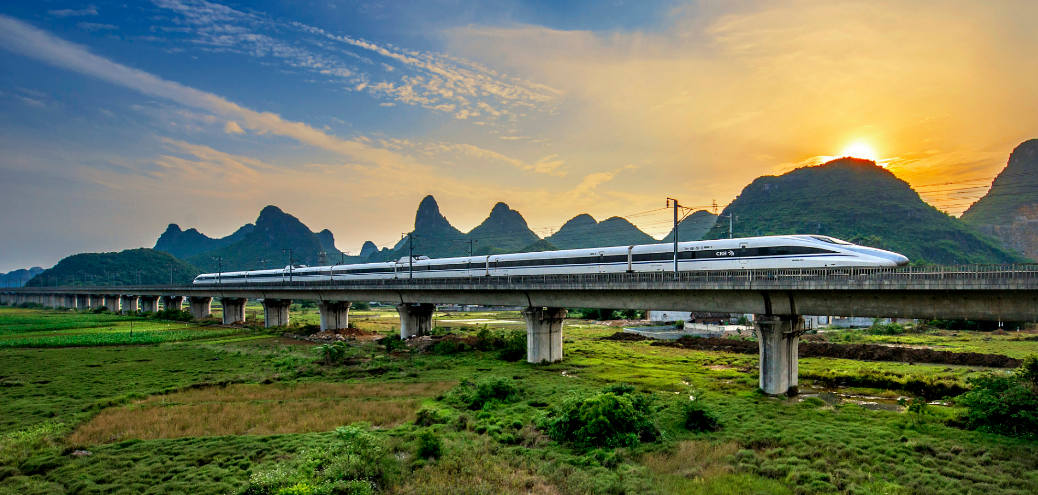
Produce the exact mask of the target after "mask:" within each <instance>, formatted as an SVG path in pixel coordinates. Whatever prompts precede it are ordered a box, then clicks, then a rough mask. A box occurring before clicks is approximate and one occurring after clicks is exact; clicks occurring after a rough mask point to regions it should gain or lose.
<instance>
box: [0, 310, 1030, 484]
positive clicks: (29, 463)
mask: <svg viewBox="0 0 1038 495" xmlns="http://www.w3.org/2000/svg"><path fill="white" fill-rule="evenodd" d="M247 311H255V308H254V307H252V306H250V307H248V308H247ZM304 311H305V310H304V309H300V310H299V311H296V312H293V314H292V321H293V323H301V324H303V323H313V322H315V321H316V319H317V317H318V315H317V311H316V309H311V310H310V311H308V312H305V313H304ZM214 312H215V313H217V314H218V311H214ZM395 313H396V312H395V311H393V310H389V311H386V310H375V311H364V312H354V313H353V314H352V315H351V320H352V321H354V322H355V323H356V324H357V325H358V326H359V327H360V328H362V329H365V330H370V331H373V332H377V333H381V334H391V333H393V332H394V331H397V328H398V326H397V325H398V323H397V321H396V319H395ZM75 316H79V315H75ZM83 316H84V319H83V320H80V321H81V323H82V324H83V325H84V326H83V327H73V326H68V325H67V323H66V320H64V319H63V318H67V317H68V315H65V314H61V313H60V312H56V311H54V312H51V311H42V310H14V309H8V308H0V339H25V338H38V339H42V338H51V337H54V335H53V334H51V333H50V332H60V333H61V334H62V335H105V334H106V333H105V332H108V331H109V330H108V329H112V328H114V329H116V330H114V331H111V332H112V333H110V334H120V335H121V334H122V333H123V331H124V329H125V328H126V327H128V325H129V323H130V318H128V317H109V318H110V319H103V318H97V319H95V320H91V319H90V318H93V317H94V316H98V315H89V316H88V315H83ZM517 319H518V315H516V314H514V313H498V314H485V313H484V314H476V313H472V314H449V315H443V316H442V317H440V316H438V319H437V322H436V325H437V326H438V327H440V331H441V332H442V331H450V332H453V333H454V334H455V335H458V336H462V337H472V336H474V335H475V334H476V332H478V331H479V330H480V329H481V328H482V325H483V322H464V321H461V322H459V321H456V320H491V321H490V322H488V324H487V327H488V328H489V329H490V330H491V331H495V330H496V331H505V330H506V329H515V328H521V327H517V326H516V325H514V324H508V323H496V322H499V321H515V320H517ZM473 323H475V324H473ZM133 324H134V329H135V330H134V331H135V334H137V333H143V334H148V333H163V332H167V331H166V330H163V329H162V328H161V324H159V323H155V322H142V321H139V320H134V322H133ZM15 325H21V326H20V327H17V328H15V329H12V330H10V331H7V330H5V329H4V328H5V327H7V326H9V327H11V328H14V327H15ZM55 325H65V326H58V327H57V328H55ZM90 325H99V326H90ZM149 325H153V326H155V328H152V327H150V326H149ZM138 326H140V329H141V330H137V329H138ZM444 328H447V329H449V330H443V329H444ZM616 330H617V329H616V328H610V327H604V326H599V325H588V324H584V323H583V322H580V321H576V320H571V321H568V322H567V324H566V327H565V334H564V335H565V344H564V348H565V360H564V361H563V362H561V363H556V364H551V365H530V364H527V363H525V362H522V361H520V362H517V363H513V362H506V361H503V360H501V359H499V358H498V355H497V353H496V351H486V352H481V351H478V350H467V351H463V352H459V353H452V354H446V355H440V354H435V353H420V354H416V353H413V352H401V351H397V352H394V353H393V354H387V353H386V351H385V349H384V348H382V347H379V346H377V345H376V344H374V343H370V342H359V343H354V344H351V347H350V348H349V350H348V351H347V352H346V356H345V361H344V362H342V363H340V364H336V365H327V366H326V365H323V364H321V363H320V362H318V360H317V359H318V354H317V353H316V352H315V350H314V349H315V345H314V344H312V343H309V342H302V341H294V340H289V339H286V338H283V337H280V336H277V335H270V334H263V333H262V332H259V331H257V330H248V329H228V328H223V327H194V326H188V328H187V329H184V330H177V331H182V332H187V331H197V332H212V333H210V334H209V337H208V338H202V339H188V340H179V339H178V340H177V341H170V342H161V343H149V344H146V345H111V346H93V345H91V346H82V347H57V348H11V347H0V362H2V363H3V367H2V369H0V493H11V494H14V493H18V494H22V493H40V494H51V493H53V494H64V493H125V494H131V493H134V494H136V493H212V494H227V493H238V492H239V491H240V490H242V489H244V488H245V487H246V486H247V485H248V484H249V483H250V479H251V480H253V485H252V486H253V488H250V490H253V491H252V492H250V493H263V492H259V491H255V490H256V486H258V485H256V484H255V482H256V480H262V479H272V478H276V477H278V476H289V477H290V478H291V477H292V476H295V477H296V478H291V479H292V480H295V481H293V483H296V481H298V483H296V484H295V485H292V486H296V488H293V490H296V491H283V492H281V493H318V492H314V491H313V490H312V488H313V487H310V488H307V487H308V486H309V485H306V486H303V485H304V484H305V483H304V478H305V479H312V478H313V477H314V476H317V477H320V476H324V474H321V473H324V471H319V470H318V471H314V469H315V468H314V467H313V466H315V464H314V462H315V461H314V460H313V459H315V456H317V455H318V454H319V453H321V452H325V451H334V449H335V448H336V445H339V440H337V437H336V435H335V433H333V432H332V431H331V430H333V429H334V426H341V425H347V424H350V423H352V422H354V421H361V420H363V421H368V422H369V423H373V424H382V426H378V427H377V429H375V430H372V433H371V434H372V435H373V437H374V438H376V439H377V441H378V442H380V444H379V445H381V447H380V449H381V450H380V451H384V453H385V454H386V458H385V459H384V462H385V463H386V466H388V467H386V468H385V472H383V473H382V474H381V475H380V476H381V477H380V478H378V479H379V483H377V484H375V485H372V486H373V487H374V489H375V492H376V493H408V494H411V493H487V494H491V493H543V494H583V493H615V494H620V493H631V494H633V493H704V494H707V493H710V494H721V493H761V494H772V493H774V494H790V493H876V494H914V493H924V494H925V493H933V494H956V493H962V494H966V493H985V494H1024V493H1035V492H1038V444H1035V443H1034V442H1030V441H1025V440H1018V439H1013V438H1008V437H1003V436H998V435H992V434H984V433H979V432H974V431H964V430H961V429H957V428H952V427H949V426H946V425H945V420H946V419H948V418H950V417H952V416H954V415H956V414H957V413H958V411H957V409H956V408H955V407H938V406H928V407H927V408H925V409H924V411H923V412H922V413H916V412H911V413H909V412H903V411H889V410H870V409H869V408H866V407H862V406H859V405H856V404H853V403H851V402H849V401H841V400H840V399H839V395H838V394H830V395H828V396H824V397H823V396H819V398H815V397H809V398H807V399H803V400H799V399H791V400H787V399H778V398H771V397H767V396H764V395H761V394H759V393H757V392H756V385H757V370H756V365H757V358H756V356H752V355H737V354H725V353H717V352H701V351H692V350H685V349H677V348H668V347H656V346H650V345H648V344H647V343H644V342H616V341H609V340H602V339H601V338H602V337H605V336H608V335H611V334H612V333H614V332H615V331H616ZM169 331H173V330H169ZM290 331H291V330H290ZM79 332H83V333H79ZM221 332H225V333H221ZM964 333H968V332H959V334H960V336H961V335H962V334H964ZM971 337H973V336H971ZM989 337H990V336H989ZM994 337H997V339H995V338H993V339H992V340H990V341H986V340H984V338H985V337H984V336H983V335H980V336H976V338H975V339H974V338H970V339H968V340H969V341H968V342H966V343H965V344H963V345H970V346H973V345H974V343H973V342H974V341H976V342H977V345H980V344H987V345H992V346H993V347H991V348H992V349H996V348H997V347H995V345H996V344H998V343H999V341H998V339H1002V338H1003V337H1000V336H994ZM1012 337H1013V336H1005V337H1004V338H1005V339H1007V341H1006V342H1005V345H1006V347H1005V348H1006V349H1012V350H1013V352H1024V351H1026V350H1027V347H1026V346H1027V345H1031V346H1032V348H1033V347H1038V343H1035V342H1028V341H1023V343H1019V342H1017V341H1012V340H1008V339H1011V338H1012ZM185 338H187V337H185ZM902 338H905V337H902ZM912 338H913V339H922V340H923V341H925V342H928V343H929V344H926V343H924V344H921V345H930V344H934V343H936V342H942V343H943V342H945V341H941V340H938V339H939V338H943V337H940V336H934V337H933V340H926V339H927V338H929V337H928V336H926V335H922V336H912ZM949 338H951V337H949ZM956 338H958V337H956ZM971 350H972V349H971ZM992 352H995V351H992ZM1032 352H1033V351H1032ZM800 370H801V377H804V376H814V375H819V376H821V375H823V374H825V373H844V374H847V375H856V374H868V373H881V372H887V373H896V374H899V375H900V376H905V377H915V378H917V379H920V380H923V379H929V380H931V381H934V380H936V381H944V382H949V383H958V384H962V385H965V380H966V378H967V377H969V376H972V375H973V374H975V373H981V372H983V371H982V370H970V369H967V368H950V367H947V366H931V365H924V364H912V365H909V364H906V363H865V362H856V361H847V360H834V359H822V358H812V359H803V360H801V361H800ZM487 377H501V378H503V379H511V380H513V381H514V383H515V384H516V385H517V387H518V389H517V390H518V391H517V393H516V395H515V396H514V397H513V398H511V399H510V400H508V401H502V402H490V403H488V404H487V405H484V406H482V407H481V408H478V409H475V410H473V409H469V408H466V407H464V406H463V405H459V403H458V402H457V401H456V400H455V399H452V397H456V396H457V394H458V393H460V392H457V391H458V390H465V387H466V385H457V386H456V385H455V384H457V383H459V382H465V381H466V380H467V381H470V382H479V381H480V380H483V379H485V378H487ZM618 382H624V383H628V384H631V385H633V386H634V387H635V388H636V389H637V393H639V394H641V393H643V392H648V393H652V394H655V397H657V401H656V405H657V407H658V409H659V410H658V419H657V422H658V426H659V428H660V430H662V432H663V435H662V437H661V439H659V440H658V441H655V442H648V443H641V444H640V445H638V446H635V447H630V448H620V449H591V450H582V449H578V448H575V447H573V446H570V445H568V444H560V443H557V442H555V441H552V440H551V439H549V438H548V436H547V435H546V434H545V430H544V429H543V428H540V427H538V426H539V425H543V424H544V423H543V422H544V421H545V416H546V414H547V413H548V412H549V411H550V410H551V409H552V408H553V407H555V406H558V405H559V404H561V403H563V402H564V401H565V400H566V399H567V398H569V397H574V396H584V395H587V394H592V393H595V392H597V391H599V390H601V389H602V388H603V387H606V386H609V385H611V384H616V383H618ZM810 382H811V379H802V384H803V385H808V386H810ZM693 389H695V390H698V391H699V393H700V394H701V396H702V398H701V400H702V401H703V402H704V403H706V404H707V407H709V409H710V410H712V411H713V412H715V413H716V414H717V416H718V417H719V418H720V420H721V423H722V426H723V427H722V428H721V429H720V430H719V431H715V432H700V433H693V432H690V431H688V430H686V429H685V428H684V427H683V416H682V407H683V406H684V405H685V404H686V403H688V402H689V393H690V391H691V390H693ZM443 390H448V391H447V392H442V391H443ZM839 392H840V393H844V394H848V395H851V394H861V395H881V396H884V397H887V398H896V397H898V396H904V395H906V394H905V393H904V392H903V391H901V390H896V389H890V390H887V389H856V388H854V387H846V388H843V389H840V390H839ZM834 396H835V397H836V399H835V400H833V397H834ZM419 410H424V411H423V412H422V413H419V412H418V411H419ZM185 418H186V419H185ZM422 418H425V419H422ZM428 418H435V420H429V419H428ZM380 419H385V421H383V422H382V423H379V422H378V421H379V420H380ZM185 421H187V422H188V423H190V424H186V423H185ZM416 422H417V423H420V424H421V425H425V426H421V425H416V424H415V423H416ZM428 432H431V434H432V435H434V436H436V437H437V438H439V439H441V441H442V455H441V456H440V457H439V458H438V459H431V458H421V457H419V456H418V455H417V453H418V451H419V448H420V445H422V441H423V440H421V438H423V437H422V435H427V436H428V435H429V434H430V433H428ZM329 449H332V450H329ZM77 450H87V451H90V452H91V455H77V454H75V451H77ZM336 458H338V459H340V460H341V459H349V458H350V455H345V457H344V456H343V455H338V456H336ZM372 462H373V461H372ZM286 473H287V474H286ZM372 486H369V487H368V488H371V487H372ZM286 489H287V488H286ZM308 489H310V490H311V491H309V492H308V491H306V490H308ZM319 490H320V489H319ZM269 493H276V491H271V492H269ZM343 493H364V492H362V491H353V492H350V491H346V492H343Z"/></svg>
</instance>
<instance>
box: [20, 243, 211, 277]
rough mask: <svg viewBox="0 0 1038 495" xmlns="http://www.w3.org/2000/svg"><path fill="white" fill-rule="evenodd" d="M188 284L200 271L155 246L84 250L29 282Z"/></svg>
mask: <svg viewBox="0 0 1038 495" xmlns="http://www.w3.org/2000/svg"><path fill="white" fill-rule="evenodd" d="M171 265H172V272H173V274H172V276H173V282H174V283H177V284H189V283H191V281H192V280H194V278H195V276H197V275H198V274H199V273H200V272H199V271H198V268H195V267H194V266H192V265H191V264H190V263H188V262H186V261H184V260H181V259H177V258H175V257H174V256H173V255H171V254H169V253H166V252H162V251H156V250H154V249H148V248H139V249H127V250H125V251H120V252H118V253H81V254H74V255H72V256H69V257H67V258H65V259H63V260H61V261H59V262H58V264H56V265H54V267H53V268H50V269H47V270H44V271H43V272H42V273H40V274H39V275H36V276H35V277H34V278H33V279H32V280H30V281H29V283H28V284H26V285H27V286H30V287H40V286H47V285H76V286H80V285H110V284H111V285H137V283H138V280H139V281H140V283H141V284H144V285H160V284H168V283H169V280H170V268H171Z"/></svg>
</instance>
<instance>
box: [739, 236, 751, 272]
mask: <svg viewBox="0 0 1038 495" xmlns="http://www.w3.org/2000/svg"><path fill="white" fill-rule="evenodd" d="M746 248H747V244H746V243H745V242H740V243H739V268H746V262H747V261H748V260H747V259H746V257H747V255H748V254H749V250H748V249H746Z"/></svg>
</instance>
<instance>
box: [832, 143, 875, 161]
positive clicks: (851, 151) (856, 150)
mask: <svg viewBox="0 0 1038 495" xmlns="http://www.w3.org/2000/svg"><path fill="white" fill-rule="evenodd" d="M840 156H850V157H853V158H863V159H865V160H872V161H876V160H878V159H879V157H878V156H876V150H873V149H872V146H869V145H868V144H866V143H863V142H860V141H859V142H856V143H852V144H850V145H848V146H847V147H846V148H844V149H843V151H842V152H840Z"/></svg>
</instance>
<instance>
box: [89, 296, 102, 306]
mask: <svg viewBox="0 0 1038 495" xmlns="http://www.w3.org/2000/svg"><path fill="white" fill-rule="evenodd" d="M104 305H105V296H102V295H101V294H92V295H91V296H90V309H100V308H101V306H104Z"/></svg>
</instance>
